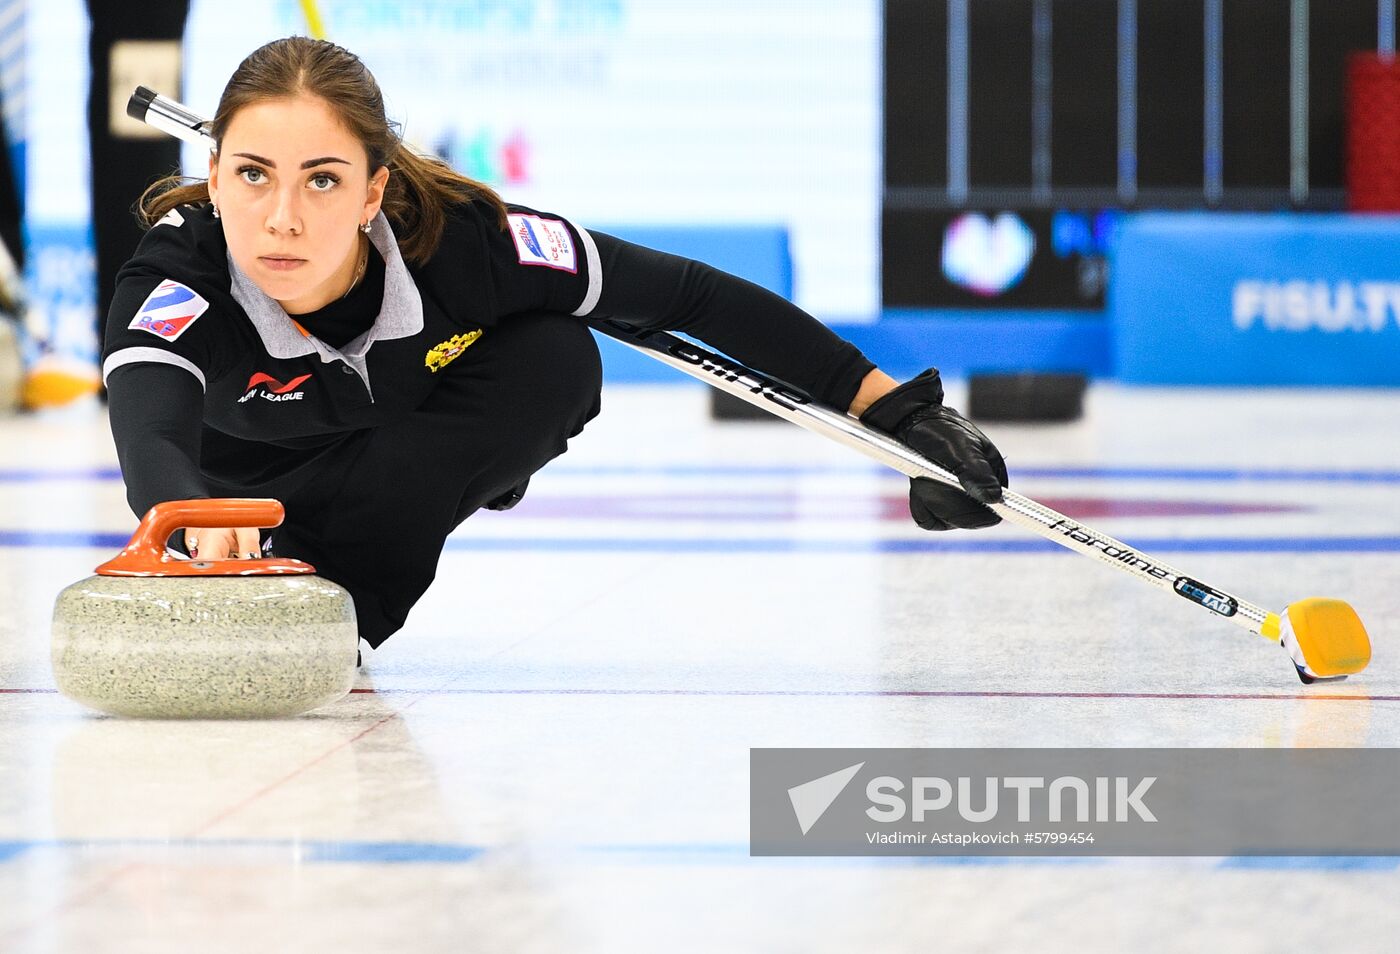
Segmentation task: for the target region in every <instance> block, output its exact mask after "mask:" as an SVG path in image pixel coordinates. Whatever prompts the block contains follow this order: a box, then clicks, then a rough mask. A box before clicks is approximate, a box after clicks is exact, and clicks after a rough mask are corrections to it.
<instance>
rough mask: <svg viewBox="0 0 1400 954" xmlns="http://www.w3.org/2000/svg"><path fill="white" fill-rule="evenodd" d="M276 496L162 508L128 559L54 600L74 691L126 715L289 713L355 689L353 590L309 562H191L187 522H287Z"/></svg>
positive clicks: (61, 658) (59, 664) (68, 685)
mask: <svg viewBox="0 0 1400 954" xmlns="http://www.w3.org/2000/svg"><path fill="white" fill-rule="evenodd" d="M282 518H283V509H282V504H281V503H279V502H278V501H276V500H243V499H224V500H185V501H172V502H169V503H164V504H157V505H156V506H155V507H153V508H151V510H150V512H149V513H147V514H146V516H145V518H144V519H142V521H141V525H140V527H138V528H137V530H136V533H135V535H133V536H132V538H131V542H130V543H129V544H128V545H127V547H126V549H125V550H123V551H122V552H121V553H120V554H119V555H118V556H117V557H116V558H114V559H113V560H111V561H109V562H108V563H104V564H103V565H102V566H100V567H98V568H97V576H93V577H89V578H88V579H86V580H82V581H80V582H78V583H74V584H73V585H72V586H70V587H68V588H67V589H65V590H64V591H63V592H62V593H60V594H59V596H58V601H57V602H56V603H55V605H54V616H53V672H54V678H55V680H56V681H57V683H58V688H59V691H60V692H62V693H63V694H64V695H66V696H68V697H69V698H71V699H74V700H76V701H78V702H81V703H83V704H84V705H88V706H91V707H93V708H95V709H100V710H102V711H104V712H110V713H112V714H114V715H121V716H138V717H147V718H161V719H249V718H267V717H276V716H291V715H298V714H300V713H303V712H307V711H309V710H311V709H314V708H316V707H317V706H321V705H325V704H326V703H328V702H334V701H335V700H336V699H339V698H341V697H343V696H344V695H345V694H346V693H348V692H349V691H350V686H351V684H352V682H353V680H354V677H355V669H356V656H357V652H358V649H359V633H358V630H357V628H356V625H355V608H354V604H353V602H352V601H351V599H350V594H349V593H347V592H346V591H345V590H344V589H342V588H341V587H339V586H337V585H336V584H334V583H332V582H330V581H329V580H326V579H323V578H321V577H318V576H314V575H312V574H314V572H315V568H314V567H312V566H311V565H310V564H307V563H303V562H302V561H300V560H291V559H285V558H276V557H273V558H266V559H248V560H184V559H177V558H174V557H172V556H170V555H169V554H168V553H167V552H166V549H165V541H166V540H167V539H169V537H170V535H171V534H172V533H174V532H175V531H176V530H179V529H182V528H186V527H275V526H278V525H280V524H281V523H282Z"/></svg>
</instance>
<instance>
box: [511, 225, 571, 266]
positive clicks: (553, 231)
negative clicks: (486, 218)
mask: <svg viewBox="0 0 1400 954" xmlns="http://www.w3.org/2000/svg"><path fill="white" fill-rule="evenodd" d="M508 217H509V219H510V237H511V238H513V239H515V251H516V254H517V255H519V257H520V264H521V265H544V266H546V267H548V268H557V269H559V270H560V271H565V272H576V271H578V262H577V260H576V256H575V254H574V240H573V237H572V236H571V235H570V234H569V227H568V226H567V225H565V224H564V223H563V222H561V221H559V220H558V219H545V218H541V217H540V216H538V215H522V214H520V213H518V212H512V213H511V214H510V215H509V216H508Z"/></svg>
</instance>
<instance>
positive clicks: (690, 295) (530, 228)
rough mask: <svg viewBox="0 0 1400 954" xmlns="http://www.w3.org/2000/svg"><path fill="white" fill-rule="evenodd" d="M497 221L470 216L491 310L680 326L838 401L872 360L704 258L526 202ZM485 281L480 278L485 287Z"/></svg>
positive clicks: (846, 400)
mask: <svg viewBox="0 0 1400 954" xmlns="http://www.w3.org/2000/svg"><path fill="white" fill-rule="evenodd" d="M507 212H508V213H509V215H508V218H509V227H508V228H507V229H505V230H502V229H501V228H500V227H499V226H498V225H497V224H496V223H495V222H494V220H491V219H489V218H488V217H487V216H486V215H484V214H478V215H476V216H475V223H476V229H477V231H476V234H475V240H476V241H477V242H480V243H482V244H483V246H484V248H485V250H486V261H487V269H488V274H487V276H486V277H485V278H484V280H483V281H481V282H479V283H478V284H477V285H476V286H475V287H476V289H477V290H476V292H475V293H476V294H477V295H480V294H481V293H482V292H483V291H484V292H485V293H486V294H487V296H488V300H489V310H490V311H491V312H493V313H494V314H495V315H501V316H504V315H510V314H515V313H517V312H523V311H529V310H535V309H543V310H550V311H560V312H565V313H569V314H574V315H578V316H581V317H585V318H617V319H620V320H622V321H626V322H628V323H630V324H634V325H638V326H640V327H643V328H650V329H655V330H664V331H679V332H681V333H683V334H687V335H691V336H692V337H694V338H696V339H698V340H700V341H703V342H704V343H705V344H707V345H710V346H711V347H714V348H718V349H719V350H721V351H723V352H725V353H726V354H728V355H729V356H730V357H732V358H735V359H736V360H738V361H741V362H743V363H744V364H747V365H750V366H751V367H753V368H754V369H755V370H757V371H760V372H762V373H763V374H766V375H769V376H771V377H775V378H779V379H781V380H782V381H784V382H786V383H788V384H791V385H794V386H796V387H797V388H799V389H801V390H802V391H805V392H806V393H807V394H810V395H811V396H812V397H814V398H816V399H817V400H819V401H821V402H823V403H826V404H830V405H831V406H832V407H835V408H837V409H839V410H843V411H844V410H845V409H846V408H847V407H849V406H850V403H851V401H852V399H854V398H855V395H856V391H858V390H859V389H860V382H861V380H862V379H863V378H864V377H865V375H866V374H867V373H869V372H870V371H871V370H873V369H874V367H875V365H874V364H872V363H871V362H870V361H869V360H868V359H867V358H866V357H865V356H864V355H863V354H861V353H860V350H859V349H857V348H856V347H855V346H854V345H852V344H850V343H849V342H847V341H843V340H842V339H841V338H839V337H838V336H837V335H836V334H835V333H834V332H833V331H832V330H831V329H830V328H828V327H827V326H826V325H824V324H822V323H821V322H820V321H818V320H817V319H815V318H813V317H812V316H811V315H809V314H807V313H806V312H805V311H803V310H802V309H800V308H798V307H797V306H796V305H794V304H792V302H790V301H788V300H787V299H785V298H783V297H782V296H781V295H775V294H773V293H772V292H770V291H768V290H767V289H764V288H762V287H760V286H758V285H755V284H753V283H752V282H747V281H745V280H744V279H742V278H737V277H735V276H733V275H730V274H727V273H725V272H722V271H720V270H718V269H716V268H713V267H711V266H709V265H705V264H703V263H701V262H695V261H691V260H690V259H686V258H681V257H679V256H677V255H669V254H667V253H665V252H658V251H655V250H653V249H649V248H645V247H644V246H641V245H633V244H632V243H630V242H625V241H623V240H622V239H619V238H616V237H615V236H611V235H606V234H604V233H602V232H593V231H591V230H586V229H583V228H580V227H579V226H577V225H575V224H574V223H572V222H570V221H569V220H567V219H563V218H560V217H558V216H555V215H553V214H551V213H548V212H537V211H535V210H533V209H528V208H525V207H524V206H517V205H511V206H507ZM482 286H484V287H482Z"/></svg>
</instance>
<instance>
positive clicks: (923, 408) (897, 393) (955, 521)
mask: <svg viewBox="0 0 1400 954" xmlns="http://www.w3.org/2000/svg"><path fill="white" fill-rule="evenodd" d="M860 420H861V423H862V424H868V425H870V426H871V427H873V428H875V429H876V430H880V431H884V432H885V433H886V434H889V435H891V436H893V437H896V438H898V439H899V440H900V441H901V442H902V443H904V444H906V445H908V446H909V447H911V448H913V449H914V450H916V451H918V452H919V453H920V454H923V455H924V456H925V457H927V458H928V459H929V460H931V461H933V462H934V463H935V464H938V465H940V466H941V467H943V469H944V470H947V471H949V472H950V473H952V474H953V475H954V476H956V477H957V478H958V481H959V482H960V483H961V484H962V486H963V490H965V491H967V493H963V491H962V490H958V489H957V488H956V487H949V486H948V485H947V484H940V483H939V482H938V481H936V480H930V479H929V478H927V477H914V478H912V479H911V480H910V481H909V510H910V512H911V513H912V514H913V515H914V522H915V523H917V524H918V525H919V526H921V527H923V528H924V529H925V530H952V529H953V528H955V527H956V528H960V529H963V530H976V529H979V528H981V527H990V526H992V525H993V524H998V523H1001V517H999V516H997V514H996V513H994V512H993V511H992V510H991V509H990V508H988V507H985V506H983V504H989V503H997V502H998V501H1000V500H1001V488H1003V487H1005V486H1006V485H1007V479H1006V462H1005V461H1004V460H1002V459H1001V452H1000V451H998V450H997V449H996V447H995V445H993V444H992V442H991V441H990V440H988V438H987V435H986V434H983V433H982V432H981V431H980V430H978V429H977V427H975V426H974V425H973V424H971V423H970V422H969V421H967V420H966V419H965V418H964V417H963V416H962V415H961V414H959V413H958V412H957V411H955V410H953V409H952V408H950V407H944V406H943V382H942V381H940V380H939V378H938V369H937V368H929V369H928V370H927V371H925V372H924V373H923V374H921V375H919V376H918V377H917V378H915V379H914V380H912V381H908V382H906V383H904V384H901V385H900V386H899V387H897V388H895V389H894V390H893V391H891V392H890V393H889V394H886V395H885V396H884V397H882V398H880V399H879V400H878V401H876V402H875V403H874V404H872V405H870V407H868V408H866V410H865V413H864V414H862V415H861V416H860Z"/></svg>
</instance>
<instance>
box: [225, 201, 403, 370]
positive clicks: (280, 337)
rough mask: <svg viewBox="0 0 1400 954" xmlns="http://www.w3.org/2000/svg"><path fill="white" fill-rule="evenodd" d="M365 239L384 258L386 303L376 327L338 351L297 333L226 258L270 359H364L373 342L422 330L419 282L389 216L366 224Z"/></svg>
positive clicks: (234, 290)
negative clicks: (310, 356) (410, 271)
mask: <svg viewBox="0 0 1400 954" xmlns="http://www.w3.org/2000/svg"><path fill="white" fill-rule="evenodd" d="M369 240H370V241H371V242H373V243H374V247H375V248H376V249H378V250H379V254H380V255H381V256H383V258H384V304H383V305H382V306H381V307H380V310H379V317H377V318H375V320H374V325H373V326H372V327H371V328H370V329H369V330H368V331H366V332H365V333H364V334H362V335H360V336H359V337H358V338H356V339H355V340H354V341H351V342H350V343H349V344H347V345H346V346H345V347H344V348H342V349H340V350H337V349H335V348H332V347H331V346H330V345H328V344H326V343H325V342H324V341H321V340H320V339H319V338H314V337H307V336H304V335H303V334H302V333H301V332H300V331H298V330H297V327H296V325H294V324H292V320H291V319H290V318H288V317H287V313H286V312H285V311H283V310H282V306H281V305H279V304H277V302H276V300H275V299H272V298H269V297H268V296H267V294H266V293H264V292H263V290H262V289H261V288H259V287H258V286H257V284H256V283H255V282H254V281H253V280H252V279H251V278H249V277H248V276H247V275H245V274H243V272H242V271H241V270H240V269H239V268H238V266H237V265H236V264H235V263H234V261H233V256H232V255H230V256H229V259H228V273H229V277H230V278H231V279H232V288H231V291H232V293H233V298H234V300H235V301H237V302H238V303H239V304H240V305H242V306H243V310H244V311H245V312H247V313H248V318H249V319H250V320H251V321H252V322H253V327H254V328H256V329H257V332H258V337H259V338H261V339H262V343H263V347H265V348H266V349H267V353H268V354H269V355H271V356H272V357H274V358H299V357H301V356H302V355H308V354H312V353H319V354H320V355H321V360H323V361H335V360H337V359H339V358H343V357H346V358H363V357H364V355H365V352H367V351H368V350H369V347H370V345H372V344H374V343H375V342H376V341H379V340H381V339H383V340H386V341H387V340H391V339H394V338H408V337H411V336H412V335H416V334H418V332H420V331H422V330H423V299H422V298H421V297H420V296H419V294H418V286H417V285H415V284H414V283H413V278H412V276H410V275H409V274H408V267H407V266H406V265H404V261H403V256H402V255H400V254H399V243H398V240H397V239H396V238H394V230H393V229H392V228H390V227H389V220H388V219H386V218H385V217H384V213H383V212H380V213H379V214H378V215H376V216H375V217H374V221H373V222H371V223H370V230H369Z"/></svg>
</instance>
